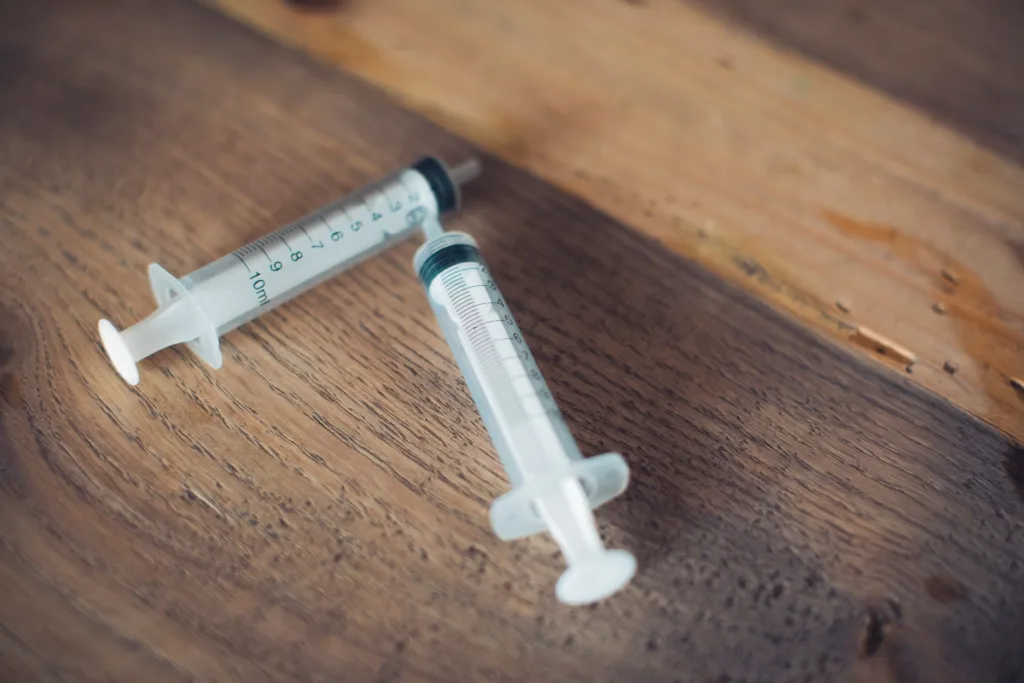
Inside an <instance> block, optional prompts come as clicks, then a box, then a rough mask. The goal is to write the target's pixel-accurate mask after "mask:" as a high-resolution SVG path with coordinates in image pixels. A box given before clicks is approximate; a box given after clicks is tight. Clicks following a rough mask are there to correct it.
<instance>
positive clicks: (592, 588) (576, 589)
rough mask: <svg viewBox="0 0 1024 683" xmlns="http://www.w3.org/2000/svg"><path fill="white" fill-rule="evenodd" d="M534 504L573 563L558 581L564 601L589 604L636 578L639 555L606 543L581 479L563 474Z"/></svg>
mask: <svg viewBox="0 0 1024 683" xmlns="http://www.w3.org/2000/svg"><path fill="white" fill-rule="evenodd" d="M534 504H535V505H536V507H537V512H538V513H539V514H540V516H541V518H542V519H543V520H544V523H545V525H546V526H547V529H548V532H549V533H550V534H551V537H552V538H553V539H554V540H555V543H557V544H558V547H559V548H560V549H561V550H562V554H563V555H565V561H566V563H567V564H568V565H569V566H568V567H567V568H566V570H565V572H564V573H563V574H562V576H561V577H559V579H558V583H557V584H555V595H556V596H558V599H559V601H560V602H563V603H565V604H567V605H585V604H588V603H591V602H597V601H598V600H604V599H605V598H607V597H608V596H610V595H612V594H613V593H615V592H617V591H618V590H619V589H620V588H622V587H623V586H625V585H626V584H627V583H629V580H630V579H632V578H633V575H634V574H635V573H636V559H634V557H633V556H632V555H630V554H629V553H628V552H626V551H624V550H607V549H606V548H605V547H604V544H603V543H602V542H601V536H600V534H598V532H597V523H596V522H595V521H594V513H593V511H592V510H591V509H590V502H589V501H588V500H587V497H586V494H585V493H584V492H583V486H582V485H581V484H580V482H579V480H578V479H576V478H575V477H572V476H569V477H563V478H562V479H561V481H559V482H558V483H557V484H555V485H554V486H548V487H546V488H545V489H544V490H543V491H542V492H541V493H540V495H539V496H538V497H537V499H536V500H535V501H534Z"/></svg>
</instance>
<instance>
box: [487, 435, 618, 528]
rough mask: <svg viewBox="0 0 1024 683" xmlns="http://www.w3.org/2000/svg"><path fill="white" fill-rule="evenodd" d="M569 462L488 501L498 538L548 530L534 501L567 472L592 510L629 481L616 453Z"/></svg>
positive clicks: (611, 496) (606, 500) (616, 493)
mask: <svg viewBox="0 0 1024 683" xmlns="http://www.w3.org/2000/svg"><path fill="white" fill-rule="evenodd" d="M571 463H572V464H571V465H570V467H569V469H568V471H564V472H553V473H552V477H551V478H549V479H545V480H544V481H536V480H534V481H526V482H524V483H523V484H522V485H521V486H519V487H518V488H516V489H513V490H512V491H509V492H508V493H506V494H505V495H503V496H501V497H500V498H498V499H497V500H495V501H494V502H493V503H491V527H492V528H493V529H494V533H495V534H496V535H497V536H498V538H500V539H501V540H503V541H514V540H516V539H517V538H525V537H527V536H532V535H533V534H537V533H540V532H542V531H547V530H548V527H547V524H546V523H545V521H544V520H543V519H542V518H541V516H540V515H539V514H538V512H537V507H536V505H535V503H534V501H535V500H536V499H537V497H538V496H539V495H540V494H541V493H542V492H543V490H544V489H545V488H547V487H549V486H551V485H552V484H556V483H557V482H558V480H560V479H562V478H564V477H566V476H572V477H575V478H576V479H578V480H579V481H580V484H581V485H582V486H583V491H584V493H585V494H586V497H587V502H588V503H589V504H590V509H591V510H593V509H595V508H597V507H598V506H600V505H603V504H605V503H607V502H608V501H609V500H611V499H612V498H614V497H615V496H617V495H619V494H620V493H622V492H623V491H625V490H626V486H627V485H628V484H629V466H628V465H626V460H625V458H623V457H622V455H621V454H619V453H604V454H603V455H595V456H593V457H591V458H583V459H581V460H573V461H571Z"/></svg>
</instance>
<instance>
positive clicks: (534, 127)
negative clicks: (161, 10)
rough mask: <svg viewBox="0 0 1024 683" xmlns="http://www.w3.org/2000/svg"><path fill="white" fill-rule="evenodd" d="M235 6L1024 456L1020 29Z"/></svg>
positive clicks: (593, 10)
mask: <svg viewBox="0 0 1024 683" xmlns="http://www.w3.org/2000/svg"><path fill="white" fill-rule="evenodd" d="M214 4H216V5H217V6H219V7H221V8H223V9H224V10H225V11H227V12H228V13H230V14H231V15H232V16H236V17H238V18H239V19H241V20H243V21H246V22H248V23H250V24H252V25H254V26H256V27H258V28H260V29H261V30H264V31H266V32H267V33H269V34H270V35H272V36H273V37H274V38H275V39H278V40H280V41H282V42H285V43H287V44H290V45H295V46H297V47H300V48H301V49H303V50H306V51H308V52H311V53H313V54H315V55H316V56H318V57H319V58H321V59H324V60H326V61H329V62H332V63H335V64H338V65H339V66H341V67H343V68H344V69H345V70H347V71H350V72H352V73H355V74H357V75H359V76H360V77H361V78H363V79H365V80H367V81H369V82H371V83H373V84H375V85H377V86H379V87H381V88H383V89H384V90H386V91H388V92H389V93H390V94H392V95H393V96H394V97H396V98H397V99H398V100H399V101H401V102H402V104H403V105H405V106H407V107H409V108H411V109H413V110H415V111H418V112H420V113H422V114H424V115H426V116H428V117H430V118H432V119H433V120H435V121H437V122H438V123H440V124H441V125H443V126H445V127H446V128H448V129H449V130H452V131H454V132H456V133H457V134H459V135H461V136H463V137H464V138H466V139H468V140H471V141H472V142H474V143H476V144H478V145H480V146H481V147H483V148H484V149H487V150H488V151H490V152H492V153H494V154H496V155H498V156H499V157H501V158H502V159H505V160H507V161H509V162H511V163H513V164H515V165H517V166H519V167H520V168H524V169H528V170H530V171H531V172H533V173H536V174H537V175H538V176H540V177H541V178H544V179H545V180H547V181H548V182H550V183H552V184H553V185H555V186H557V187H559V188H561V189H563V190H566V191H567V192H570V193H572V194H574V195H576V196H578V197H581V198H583V199H585V200H586V201H587V202H589V203H590V204H592V205H593V206H596V207H598V208H599V209H601V210H602V211H604V212H606V213H608V214H609V215H611V216H614V217H616V218H618V219H619V220H621V221H623V222H624V223H626V224H628V225H630V226H631V227H633V228H634V229H636V230H638V231H640V232H643V233H645V234H647V235H650V236H652V237H654V238H656V239H658V240H659V241H660V242H662V244H664V245H665V247H666V248H668V249H670V250H672V251H674V252H676V253H679V254H682V255H684V256H686V257H687V258H689V259H692V260H694V261H696V262H698V263H700V264H701V265H703V266H705V267H706V268H709V269H710V270H712V271H714V272H716V273H718V274H719V275H721V276H723V277H725V278H726V279H727V280H730V281H732V282H734V283H736V284H738V285H740V286H741V287H743V288H744V289H746V290H748V291H750V292H752V293H754V294H755V295H756V296H758V297H759V298H760V299H762V300H764V301H768V302H770V303H771V304H772V305H773V306H775V307H776V308H778V309H780V310H783V311H785V312H787V313H789V314H790V315H794V316H796V317H797V318H798V319H800V320H801V321H802V322H803V323H804V324H806V325H809V326H811V327H813V328H814V329H816V330H817V331H819V332H822V333H825V334H827V335H829V336H831V337H832V338H833V339H835V340H838V341H840V342H844V343H847V344H848V345H850V346H852V347H854V348H856V349H858V350H859V351H861V352H863V353H865V354H866V355H868V356H872V357H875V358H877V359H878V360H880V361H881V362H883V363H886V364H887V365H889V366H890V367H892V368H894V369H896V370H899V371H903V370H904V368H905V366H906V363H905V362H904V361H903V360H902V359H900V358H895V359H893V358H891V357H890V358H886V357H881V356H879V355H878V354H877V352H876V349H875V346H874V345H873V344H870V343H868V344H866V345H865V344H864V343H863V341H864V338H863V337H862V336H858V335H857V334H855V330H854V328H855V327H858V326H862V325H863V326H866V327H867V328H869V329H871V330H873V331H875V332H876V333H878V334H881V335H882V336H884V337H886V338H888V339H891V340H892V341H893V342H895V343H896V344H898V345H900V346H902V347H905V348H907V349H909V350H910V351H912V352H913V353H914V355H915V356H916V357H917V358H918V362H917V363H916V364H915V365H914V366H913V372H912V378H911V379H912V380H913V381H914V382H915V383H918V384H920V385H921V386H923V387H926V388H928V389H930V390H932V391H934V392H936V393H938V394H940V395H942V396H945V397H947V398H949V399H951V400H952V401H953V402H954V403H957V404H959V405H960V406H962V407H964V408H965V409H967V410H968V411H970V412H971V413H973V414H975V415H977V416H979V417H981V418H982V419H984V420H986V421H988V422H990V423H992V424H994V425H995V426H997V427H998V428H1000V429H1003V430H1006V431H1008V432H1010V433H1012V434H1014V435H1016V436H1017V438H1024V395H1022V394H1020V393H1019V392H1015V390H1014V389H1013V387H1012V386H1011V383H1010V379H1011V378H1014V377H1017V378H1022V379H1024V190H1022V188H1024V169H1022V166H1021V162H1024V133H1022V128H1021V125H1020V124H1021V121H1024V80H1022V78H1021V74H1022V73H1024V48H1022V47H1021V46H1020V40H1019V39H1018V38H1019V36H1020V35H1022V34H1024V11H1022V10H1021V7H1020V3H1017V2H1014V0H984V1H983V2H975V1H974V0H940V1H939V2H934V1H927V0H910V1H909V2H899V3H893V2H889V1H888V0H852V1H847V0H824V1H821V0H818V1H814V2H806V1H805V2H793V1H792V0H685V1H683V2H680V1H679V0H622V1H617V0H600V1H598V2H595V1H594V0H560V1H559V2H557V3H554V2H551V1H550V0H520V1H518V2H514V3H494V2H490V1H488V0H435V1H433V2H429V3H423V2H418V1H417V0H374V1H373V2H358V1H352V2H299V0H296V1H295V2H292V3H288V2H282V1H281V0H214ZM303 7H314V8H319V10H310V9H302V8H303ZM943 272H945V273H947V274H948V276H949V277H948V278H947V277H945V276H943ZM949 368H955V370H954V371H952V372H951V371H950V370H949Z"/></svg>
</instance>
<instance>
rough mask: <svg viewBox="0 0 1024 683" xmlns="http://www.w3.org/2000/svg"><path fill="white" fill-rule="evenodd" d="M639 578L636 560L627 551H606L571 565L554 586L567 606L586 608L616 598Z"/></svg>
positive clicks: (558, 595)
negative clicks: (619, 591)
mask: <svg viewBox="0 0 1024 683" xmlns="http://www.w3.org/2000/svg"><path fill="white" fill-rule="evenodd" d="M634 574H636V558H635V557H633V555H632V554H630V553H628V552H626V551H625V550H606V551H604V552H602V553H601V554H599V555H597V556H595V557H592V558H590V559H587V560H584V561H582V562H577V563H575V564H573V565H570V566H569V568H568V569H566V570H565V572H564V573H563V574H562V576H560V577H559V578H558V583H557V584H555V595H556V596H557V597H558V600H559V601H560V602H562V603H564V604H566V605H587V604H589V603H592V602H598V601H600V600H604V599H605V598H607V597H609V596H611V595H613V594H614V593H616V592H617V591H618V590H619V589H621V588H622V587H623V586H625V585H626V584H627V583H629V581H630V579H632V578H633V575H634Z"/></svg>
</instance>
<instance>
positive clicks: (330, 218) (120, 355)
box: [99, 157, 480, 385]
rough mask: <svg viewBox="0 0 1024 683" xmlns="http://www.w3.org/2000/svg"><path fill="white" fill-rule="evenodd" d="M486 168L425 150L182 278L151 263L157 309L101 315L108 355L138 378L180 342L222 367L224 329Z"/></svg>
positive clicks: (402, 225) (334, 269)
mask: <svg viewBox="0 0 1024 683" xmlns="http://www.w3.org/2000/svg"><path fill="white" fill-rule="evenodd" d="M479 171H480V166H479V163H478V162H477V161H476V160H471V161H468V162H466V163H464V164H461V165H459V166H457V167H455V168H453V169H452V170H449V169H448V168H447V167H446V166H445V165H444V164H443V163H442V162H440V161H439V160H437V159H434V158H433V157H427V158H425V159H422V160H420V161H419V162H417V163H415V164H413V165H412V166H410V167H408V168H405V169H403V170H401V171H398V172H396V173H394V174H392V175H389V176H387V177H386V178H384V179H383V180H381V181H379V182H377V183H374V184H372V185H369V186H367V187H364V188H363V189H361V190H358V191H357V192H354V193H352V194H350V195H348V196H346V197H343V198H342V199H339V200H337V201H335V202H333V203H331V204H328V205H327V206H325V207H323V208H321V209H319V210H317V211H315V212H313V213H311V214H309V215H308V216H305V217H304V218H301V219H299V220H298V221H295V222H294V223H290V224H288V225H286V226H284V227H283V228H280V229H278V230H276V231H274V232H272V233H270V234H269V235H266V236H265V237H261V238H260V239H258V240H256V241H255V242H252V243H250V244H247V245H245V246H244V247H242V248H241V249H239V250H237V251H235V252H233V253H231V254H228V255H227V256H224V257H223V258H220V259H218V260H216V261H213V262H212V263H210V264H208V265H206V266H204V267H202V268H200V269H199V270H196V271H194V272H192V273H190V274H189V275H186V276H185V277H183V278H181V279H180V280H179V279H178V278H176V277H174V276H173V275H171V274H170V273H168V272H167V271H166V270H164V269H163V268H162V267H160V266H159V265H158V264H156V263H152V264H150V266H149V284H150V287H151V288H152V290H153V296H154V297H155V298H156V303H157V309H156V310H155V311H154V312H153V313H151V314H150V315H149V316H148V317H147V318H145V319H143V320H141V321H139V322H137V323H136V324H134V325H132V326H131V327H129V328H127V329H125V330H118V329H117V328H115V327H114V325H113V324H111V323H110V322H109V321H107V320H101V321H100V322H99V333H100V339H101V340H102V342H103V347H104V349H105V350H106V352H107V356H108V357H109V358H110V361H111V363H112V364H113V366H114V368H115V369H116V370H117V372H118V373H119V374H120V375H121V377H123V378H124V380H125V381H126V382H128V383H129V384H133V385H134V384H138V382H139V371H138V368H137V367H136V363H138V362H139V361H140V360H142V359H143V358H146V357H147V356H150V355H152V354H153V353H156V352H157V351H159V350H160V349H164V348H167V347H168V346H173V345H174V344H181V343H186V344H187V345H188V346H189V348H191V349H192V351H193V352H195V353H196V355H198V356H199V357H200V358H202V359H203V360H204V361H206V363H208V364H209V365H210V366H212V367H214V368H219V367H220V366H221V364H222V362H223V359H222V357H221V351H220V337H221V336H222V335H224V334H226V333H228V332H230V331H231V330H233V329H235V328H236V327H238V326H239V325H243V324H245V323H247V322H249V321H250V320H252V319H253V318H255V317H257V316H259V315H262V314H263V313H266V312H268V311H270V310H271V309H273V308H274V307H275V306H278V305H280V304H282V303H284V302H285V301H288V300H289V299H291V298H293V297H296V296H298V295H299V294H302V293H303V292H305V291H306V290H308V289H310V288H311V287H314V286H316V285H317V284H320V283H321V282H323V281H324V280H327V279H328V278H332V277H334V276H335V275H337V274H339V273H341V272H342V271H344V270H346V269H348V268H350V267H352V266H354V265H356V264H357V263H359V262H360V261H363V260H364V259H366V258H368V257H370V256H372V255H373V254H376V253H377V252H379V251H381V250H383V249H385V248H386V247H388V246H390V245H392V244H394V243H395V242H397V241H399V240H401V239H403V238H405V237H408V236H410V235H411V234H413V232H415V231H416V230H417V228H419V227H420V226H421V225H423V223H424V222H425V221H436V219H437V217H438V216H439V215H440V214H442V213H445V212H448V211H455V210H457V209H458V207H459V204H460V192H459V188H460V186H461V185H462V184H463V183H465V182H466V181H468V180H470V179H472V178H474V177H476V175H477V174H478V173H479Z"/></svg>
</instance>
